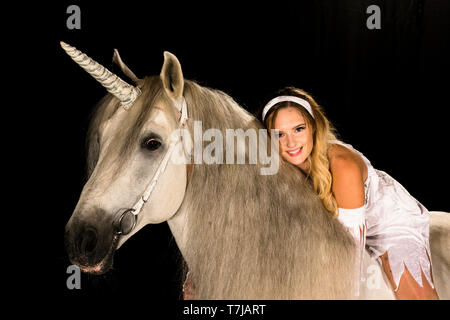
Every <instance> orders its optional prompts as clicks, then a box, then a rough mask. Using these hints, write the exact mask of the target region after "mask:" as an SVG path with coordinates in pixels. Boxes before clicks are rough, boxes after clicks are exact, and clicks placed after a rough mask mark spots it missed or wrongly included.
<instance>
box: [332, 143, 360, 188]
mask: <svg viewBox="0 0 450 320" xmlns="http://www.w3.org/2000/svg"><path fill="white" fill-rule="evenodd" d="M328 159H329V161H330V169H331V170H332V171H339V172H342V173H346V174H349V173H353V172H354V173H355V174H356V173H357V172H358V171H359V173H360V174H361V175H362V177H363V180H365V178H366V177H367V167H366V165H365V163H364V160H363V159H362V158H361V156H360V155H359V154H357V153H355V152H353V151H352V150H350V149H348V148H346V147H344V146H342V145H339V144H331V145H330V147H329V148H328Z"/></svg>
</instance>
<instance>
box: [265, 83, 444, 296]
mask: <svg viewBox="0 0 450 320" xmlns="http://www.w3.org/2000/svg"><path fill="white" fill-rule="evenodd" d="M261 118H262V121H263V123H264V125H265V126H266V128H267V129H269V130H270V129H275V130H276V132H277V135H278V138H279V150H280V154H281V156H282V158H284V159H285V160H286V161H288V162H290V163H291V164H293V165H295V166H297V167H298V168H299V169H300V170H301V171H302V172H303V173H304V174H305V175H306V176H307V177H308V180H309V181H310V182H311V184H312V186H313V188H314V190H315V191H316V193H317V195H318V196H319V198H320V199H321V200H322V202H323V205H324V206H325V207H326V208H327V209H328V211H330V214H331V215H333V216H335V217H336V218H337V219H339V221H340V222H341V223H343V224H344V226H345V227H346V228H347V230H348V231H349V232H350V233H351V234H352V236H353V237H354V239H355V242H356V243H357V246H358V251H359V267H357V268H356V271H355V274H357V276H360V272H361V270H360V265H361V258H362V254H363V250H365V248H367V249H368V251H369V253H370V254H371V256H372V257H374V258H377V259H378V261H379V262H380V263H381V265H382V267H383V269H384V271H385V272H386V275H387V277H388V279H389V280H390V283H391V285H392V288H393V289H394V292H395V295H396V297H397V298H398V299H438V295H437V293H436V290H435V288H434V284H433V279H432V266H431V255H430V247H429V234H428V230H429V212H428V211H427V209H426V208H425V207H424V206H423V205H422V204H421V203H419V202H418V201H417V200H416V199H414V198H413V197H412V196H411V195H410V194H409V193H408V192H407V191H406V190H405V189H404V188H403V187H402V186H401V185H400V184H399V183H398V182H397V181H396V180H394V179H393V178H392V177H390V176H389V175H388V174H386V173H385V172H383V171H380V170H376V169H374V168H373V167H372V165H371V164H370V162H369V160H368V159H367V158H366V157H365V156H364V155H363V154H362V153H360V152H359V151H357V150H355V149H354V148H353V147H352V146H351V145H349V144H346V143H343V142H341V141H339V140H337V139H336V135H335V133H334V129H333V127H332V125H331V124H330V123H329V121H328V120H327V118H326V117H325V115H324V113H323V111H322V109H321V107H320V106H319V105H318V104H317V103H316V102H315V101H314V99H313V98H312V97H311V96H310V95H309V94H308V93H306V92H305V91H303V90H300V89H297V88H293V87H287V88H284V89H282V90H280V91H279V92H278V93H277V94H276V95H275V97H274V98H273V99H271V100H270V101H269V102H267V104H266V105H265V106H264V108H263V110H262V112H261ZM357 294H358V293H357Z"/></svg>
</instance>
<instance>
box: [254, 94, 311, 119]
mask: <svg viewBox="0 0 450 320" xmlns="http://www.w3.org/2000/svg"><path fill="white" fill-rule="evenodd" d="M284 101H291V102H294V103H298V104H299V105H301V106H303V107H304V108H305V109H306V110H308V112H309V114H310V115H311V117H313V118H314V115H313V112H312V109H311V105H310V104H309V102H308V101H306V100H305V99H302V98H299V97H295V96H278V97H275V98H273V99H272V100H270V101H269V102H267V104H266V106H265V107H264V109H263V112H262V121H264V119H265V118H266V114H267V112H268V111H269V110H270V108H272V107H273V106H274V105H276V104H277V103H279V102H284Z"/></svg>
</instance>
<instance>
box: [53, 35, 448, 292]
mask: <svg viewBox="0 0 450 320" xmlns="http://www.w3.org/2000/svg"><path fill="white" fill-rule="evenodd" d="M61 45H62V46H63V48H64V49H65V50H66V52H67V53H68V54H69V55H70V56H71V57H72V59H73V60H75V61H76V62H77V63H78V64H80V65H81V66H82V67H83V68H84V69H85V70H86V71H88V72H89V73H90V74H91V75H93V76H94V77H95V78H96V79H97V80H98V81H99V82H100V83H101V84H102V85H104V86H105V87H106V89H107V90H108V91H109V93H111V95H107V96H106V97H105V98H104V99H103V100H102V101H101V102H100V104H99V106H98V108H97V111H96V114H95V116H94V118H93V120H92V122H91V126H90V129H89V133H88V139H89V152H88V170H89V180H88V181H87V183H86V185H85V186H84V188H83V191H82V193H81V196H80V199H79V202H78V204H77V206H76V208H75V210H74V212H73V214H72V217H71V218H70V220H69V222H68V223H67V226H66V234H65V237H66V239H65V240H66V247H67V251H68V253H69V257H70V259H71V261H72V263H74V264H77V265H78V266H80V268H81V270H83V271H84V272H89V273H94V274H101V273H103V272H105V271H107V270H108V269H109V268H110V267H111V266H112V261H113V255H114V251H115V250H116V249H118V248H119V247H120V246H121V245H122V244H123V243H124V242H125V241H127V239H129V238H130V237H131V236H132V235H133V234H135V233H136V232H138V231H139V230H140V229H141V228H142V227H144V226H145V225H146V224H150V223H161V222H165V221H167V223H168V225H169V227H170V230H171V232H172V234H173V236H174V238H175V241H176V243H177V245H178V247H179V249H180V251H181V253H182V255H183V257H184V258H185V260H186V263H187V266H188V268H189V270H190V271H191V272H192V275H193V280H194V282H195V285H196V297H197V298H200V299H336V298H337V299H341V298H352V297H353V296H352V294H351V291H352V288H354V283H352V281H353V279H354V277H353V275H352V274H351V273H352V270H353V265H354V264H353V259H354V244H353V242H352V239H351V237H350V236H349V235H348V234H347V233H346V232H345V230H344V229H343V227H342V226H341V225H340V223H339V222H338V221H337V220H336V219H333V218H331V217H330V215H329V213H327V212H326V210H324V208H323V206H322V205H321V203H320V201H319V200H318V198H317V197H316V196H315V194H314V192H313V190H312V189H311V187H310V185H309V184H308V183H307V182H306V180H305V177H304V176H303V175H302V174H299V172H298V171H297V170H296V169H294V168H293V166H291V165H289V164H287V163H286V162H285V161H282V160H281V161H280V163H279V170H278V172H277V173H276V174H273V175H261V174H260V172H261V171H260V169H261V168H263V167H264V165H266V164H267V163H265V164H261V163H259V164H256V165H255V164H249V163H248V162H247V163H245V164H222V163H214V162H213V163H208V164H206V163H194V164H192V162H189V161H187V160H191V161H192V155H193V153H195V151H194V150H193V146H192V144H191V142H192V141H191V140H190V139H189V138H188V137H186V135H183V134H179V135H174V134H173V133H174V132H176V131H177V129H186V130H187V132H188V133H190V134H193V133H194V130H195V128H194V125H193V121H194V120H200V121H202V124H203V125H204V129H212V128H215V129H217V130H219V131H220V132H223V133H225V131H226V129H229V128H232V129H240V128H242V129H244V130H246V129H263V128H262V125H261V123H260V122H259V121H258V120H256V119H255V118H254V117H253V116H252V115H251V114H249V113H248V112H246V111H245V110H244V109H243V108H241V107H240V106H239V105H238V104H237V103H236V102H235V101H233V99H232V98H230V97H229V96H227V95H226V94H224V93H223V92H221V91H218V90H212V89H209V88H205V87H201V86H199V85H197V84H196V83H194V82H192V81H188V80H185V79H184V78H183V74H182V71H181V65H180V63H179V61H178V59H177V58H176V57H175V56H174V55H172V54H170V53H168V52H165V53H164V57H165V60H164V64H163V67H162V71H161V74H160V76H154V77H147V78H145V79H139V78H137V77H136V76H135V74H134V73H133V72H131V70H129V69H128V68H127V66H126V65H125V64H124V63H123V62H122V60H121V59H120V56H119V55H118V53H117V52H115V56H114V60H115V62H116V63H117V64H119V65H120V67H121V68H122V71H123V72H124V73H125V74H126V75H127V76H128V77H129V78H130V79H131V80H133V82H134V83H135V86H133V85H129V84H128V83H126V82H124V81H123V80H121V79H120V78H118V77H117V76H116V75H114V74H112V73H110V72H109V71H108V70H107V69H105V68H104V67H102V66H101V65H99V64H98V63H96V62H95V61H93V60H92V59H90V58H89V57H87V56H86V55H85V54H83V53H81V52H80V51H78V50H76V49H75V48H73V47H71V46H69V45H67V44H64V43H61ZM178 132H181V131H178ZM174 137H175V138H174ZM210 138H211V137H210ZM201 144H202V147H204V146H205V144H206V142H205V141H202V142H201ZM268 145H270V142H269V143H268V144H264V143H263V144H260V146H266V147H267V146H268ZM227 151H228V150H227ZM215 152H216V153H215V154H214V157H215V156H218V154H217V152H218V149H215ZM228 152H229V151H228ZM225 153H226V152H225ZM234 155H235V154H233V156H234ZM224 156H225V154H224ZM228 156H229V154H228ZM248 157H249V151H248V149H246V151H245V157H244V158H245V159H246V160H248ZM215 159H217V158H215ZM233 159H234V158H233ZM449 231H450V214H448V213H432V214H431V225H430V241H431V252H432V260H433V270H434V274H433V276H434V280H435V285H436V289H437V292H438V294H439V295H440V297H441V298H442V299H449V298H450V280H449V275H450V261H449V257H450V255H449V252H450V248H449V246H450V232H449ZM364 270H365V271H366V273H365V278H364V281H362V282H361V286H360V292H361V295H360V298H362V299H393V298H394V295H393V292H392V289H391V288H390V287H389V282H388V281H387V279H386V277H385V276H384V274H383V272H382V269H381V267H380V265H379V264H378V263H377V262H376V261H374V260H373V259H371V258H370V257H369V256H368V254H366V256H365V259H364Z"/></svg>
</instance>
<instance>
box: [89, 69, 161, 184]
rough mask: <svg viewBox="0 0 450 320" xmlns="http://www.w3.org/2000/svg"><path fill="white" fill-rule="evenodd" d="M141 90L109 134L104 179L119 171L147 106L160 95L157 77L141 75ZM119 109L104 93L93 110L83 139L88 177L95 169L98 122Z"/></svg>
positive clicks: (146, 110)
mask: <svg viewBox="0 0 450 320" xmlns="http://www.w3.org/2000/svg"><path fill="white" fill-rule="evenodd" d="M141 91H142V94H141V97H139V99H138V100H137V101H136V102H135V103H134V105H133V106H132V107H131V108H130V109H129V110H128V111H127V114H126V116H125V117H124V118H123V122H122V123H121V124H120V126H119V130H117V131H116V132H114V133H113V134H114V143H113V144H111V145H110V146H109V147H108V153H107V155H106V156H105V159H104V161H106V162H107V164H105V165H106V166H108V168H109V169H108V172H109V174H112V176H109V177H108V179H114V178H115V177H117V175H118V174H119V173H120V171H121V169H122V168H123V166H124V164H125V163H126V162H127V161H128V159H129V158H130V155H131V150H132V148H133V147H134V146H135V143H136V141H137V140H138V138H139V133H140V132H141V131H142V128H143V126H144V124H145V123H146V121H147V120H148V118H149V115H150V111H151V109H152V108H151V107H152V106H153V105H154V104H155V101H156V100H157V99H159V98H161V97H163V96H164V95H163V87H162V83H161V79H160V78H159V77H158V76H154V77H147V78H145V79H144V80H143V81H142V86H141ZM119 108H121V106H120V102H119V101H118V100H117V99H115V98H113V97H112V96H111V95H109V94H108V95H107V96H105V97H104V98H103V99H102V100H101V101H100V102H99V104H98V105H97V107H96V110H95V112H94V113H93V117H92V119H91V122H90V127H89V131H88V139H87V149H88V152H87V154H88V159H87V162H88V168H87V169H88V176H90V174H91V173H92V170H93V169H94V168H95V165H96V164H97V160H98V156H99V154H98V152H99V146H98V143H97V142H98V140H97V139H98V138H97V134H98V132H99V128H100V126H101V124H102V123H104V122H105V121H107V120H108V119H110V118H111V117H113V116H114V114H115V113H116V111H117V110H118V109H119Z"/></svg>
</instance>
